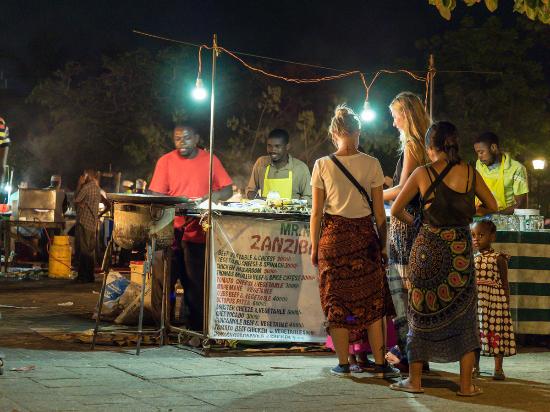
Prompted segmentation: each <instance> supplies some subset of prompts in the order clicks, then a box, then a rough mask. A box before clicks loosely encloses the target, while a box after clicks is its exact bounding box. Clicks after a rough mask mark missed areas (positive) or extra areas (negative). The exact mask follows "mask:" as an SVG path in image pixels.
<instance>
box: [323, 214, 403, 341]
mask: <svg viewBox="0 0 550 412" xmlns="http://www.w3.org/2000/svg"><path fill="white" fill-rule="evenodd" d="M376 236H377V235H376V232H375V230H374V225H373V223H372V219H371V218H370V217H363V218H357V219H349V218H345V217H342V216H335V215H329V214H325V215H324V217H323V224H322V229H321V238H320V240H319V252H318V259H319V292H320V295H321V307H322V309H323V312H324V314H325V317H326V319H327V327H328V328H331V327H334V328H346V329H349V330H350V332H351V335H350V342H354V341H357V340H360V339H361V337H362V336H364V335H365V333H366V328H367V326H369V325H370V324H372V323H374V322H375V321H377V320H378V319H381V318H383V317H384V316H386V315H390V316H392V315H393V314H394V313H393V312H394V311H393V305H392V302H391V297H390V293H389V289H388V285H387V282H386V275H385V271H384V268H383V266H382V259H381V255H380V246H379V245H378V240H377V237H376Z"/></svg>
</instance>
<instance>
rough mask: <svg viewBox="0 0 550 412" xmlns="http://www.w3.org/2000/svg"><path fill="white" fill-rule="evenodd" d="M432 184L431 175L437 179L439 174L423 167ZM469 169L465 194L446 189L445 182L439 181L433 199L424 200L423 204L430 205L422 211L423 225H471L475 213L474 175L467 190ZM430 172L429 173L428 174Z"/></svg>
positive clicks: (429, 167) (432, 169) (430, 168)
mask: <svg viewBox="0 0 550 412" xmlns="http://www.w3.org/2000/svg"><path fill="white" fill-rule="evenodd" d="M425 167H426V170H427V172H428V176H430V180H431V181H432V182H433V179H432V174H431V173H433V175H434V176H435V178H437V176H439V174H438V173H437V171H436V170H435V169H434V168H433V167H432V166H425ZM470 168H471V166H470V165H468V177H467V178H466V188H465V190H466V192H457V191H455V190H453V189H451V188H450V187H448V186H447V185H446V184H445V182H443V181H441V182H440V183H439V185H438V186H437V187H436V188H435V190H434V197H433V198H431V199H428V200H426V201H425V202H424V203H425V204H430V203H431V205H430V207H429V208H427V209H424V223H428V224H430V225H432V226H435V227H441V226H468V225H469V224H470V223H472V218H473V217H474V215H475V213H476V207H475V186H476V173H475V170H474V176H473V180H472V187H471V188H470V190H468V182H469V181H470ZM430 171H431V173H430Z"/></svg>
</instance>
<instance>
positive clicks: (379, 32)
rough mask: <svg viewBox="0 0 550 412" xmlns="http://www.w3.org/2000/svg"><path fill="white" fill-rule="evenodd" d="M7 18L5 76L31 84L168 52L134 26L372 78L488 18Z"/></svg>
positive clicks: (61, 9) (256, 14)
mask: <svg viewBox="0 0 550 412" xmlns="http://www.w3.org/2000/svg"><path fill="white" fill-rule="evenodd" d="M0 13H1V15H2V24H1V25H0V38H1V39H2V41H1V43H0V53H1V55H0V57H2V56H3V57H2V60H1V63H2V66H3V67H1V69H2V70H3V71H4V73H5V76H8V77H10V78H11V80H12V81H17V83H18V84H19V85H21V84H22V85H23V86H27V87H31V86H32V84H33V82H34V81H35V79H36V78H37V77H38V78H40V77H41V76H44V75H46V74H47V73H51V71H52V69H56V68H59V67H62V66H63V64H64V63H65V61H67V60H75V59H76V60H83V59H90V58H92V59H93V58H99V56H100V55H101V54H107V55H112V54H116V53H117V52H122V51H127V50H134V49H136V48H139V47H145V48H149V49H153V50H154V49H157V48H161V47H166V46H168V45H169V44H167V43H163V42H160V41H158V40H152V39H147V38H144V37H141V36H138V35H136V34H134V33H132V29H138V30H142V31H146V32H152V33H156V34H159V35H163V36H167V37H172V38H176V39H180V40H184V41H189V42H193V43H210V42H211V39H212V33H217V34H218V37H219V41H220V44H221V45H223V46H224V47H226V48H228V49H231V50H237V51H245V52H250V53H255V54H260V55H266V56H272V57H277V58H282V59H289V60H295V61H301V62H307V63H313V64H320V65H324V66H330V67H335V68H342V69H355V68H359V69H362V70H365V71H372V70H375V69H379V68H395V67H398V66H399V64H400V62H402V61H404V60H407V61H415V62H418V63H415V64H419V65H422V64H423V63H420V62H423V60H422V59H423V56H421V55H419V52H418V51H417V50H416V49H415V44H414V43H415V41H416V40H417V39H420V38H427V37H430V36H432V35H433V34H436V33H441V32H443V31H445V30H446V29H448V28H452V27H456V26H457V24H458V22H459V20H460V18H461V17H462V16H464V15H466V14H470V15H475V16H479V17H482V18H486V17H487V16H489V12H488V11H487V10H486V8H485V7H484V6H483V5H479V6H477V7H472V8H468V7H466V6H465V5H463V4H459V6H458V7H457V9H456V10H455V12H454V14H453V20H452V21H451V22H447V21H445V20H444V19H442V18H441V17H440V16H439V13H438V12H437V10H436V9H435V7H433V6H429V5H428V2H427V1H424V0H416V1H411V0H378V1H368V0H363V1H340V2H334V1H331V2H328V1H296V0H295V1H287V0H279V1H258V0H256V1H228V0H226V1H221V0H220V1H211V0H202V1H156V2H153V1H144V0H133V1H127V0H126V1H121V0H119V1H116V0H114V1H105V0H98V1H93V2H91V1H78V0H72V1H61V0H50V1H46V0H40V1H28V0H27V1H26V0H7V1H6V0H4V1H3V2H2V10H1V11H0ZM497 14H498V15H500V16H503V15H504V17H505V18H509V17H510V16H511V15H512V12H511V5H509V4H502V5H501V7H500V8H499V10H498V11H497ZM40 53H44V54H48V55H49V56H51V54H52V53H53V54H54V55H55V56H56V59H55V60H54V61H55V62H56V63H55V64H52V63H51V59H49V60H50V61H49V62H48V63H47V64H46V63H44V64H41V62H40V59H39V57H40ZM31 55H32V56H34V57H33V60H32V61H30V60H29V59H30V56H31ZM6 56H7V58H6ZM37 56H38V58H37ZM46 60H48V59H44V62H46ZM14 61H15V62H16V63H14ZM56 64H57V67H52V66H55V65H56ZM29 65H32V66H33V67H32V70H29V67H28V66H29ZM21 66H27V69H26V70H22V69H21ZM47 66H49V67H47ZM413 69H420V70H422V69H424V66H422V67H413ZM27 87H25V88H27Z"/></svg>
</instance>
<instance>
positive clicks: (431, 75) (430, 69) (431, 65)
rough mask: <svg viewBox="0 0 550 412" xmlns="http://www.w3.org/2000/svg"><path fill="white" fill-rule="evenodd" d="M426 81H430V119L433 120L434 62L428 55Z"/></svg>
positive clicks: (432, 57)
mask: <svg viewBox="0 0 550 412" xmlns="http://www.w3.org/2000/svg"><path fill="white" fill-rule="evenodd" d="M428 76H429V77H428V79H429V81H430V84H429V86H430V90H429V92H430V119H433V108H434V77H435V62H434V55H433V54H430V58H429V60H428Z"/></svg>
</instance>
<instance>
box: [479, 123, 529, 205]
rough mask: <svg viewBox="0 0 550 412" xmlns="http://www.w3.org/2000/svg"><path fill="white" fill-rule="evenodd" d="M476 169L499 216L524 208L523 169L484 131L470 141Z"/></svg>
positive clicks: (525, 189) (495, 136) (525, 187)
mask: <svg viewBox="0 0 550 412" xmlns="http://www.w3.org/2000/svg"><path fill="white" fill-rule="evenodd" d="M474 149H475V151H476V153H477V158H478V160H477V163H476V169H477V170H478V171H479V173H480V175H481V176H482V177H483V180H485V183H486V184H487V186H488V187H489V189H491V192H492V193H493V196H494V197H495V199H496V200H497V203H498V209H499V213H502V214H513V213H514V210H515V209H525V208H526V207H527V194H528V193H529V186H528V184H527V169H526V168H525V166H523V165H522V164H521V163H520V162H518V161H516V160H514V159H512V158H511V157H510V154H508V153H504V152H502V151H501V150H500V147H499V141H498V136H497V135H496V134H494V133H492V132H485V133H483V134H481V135H479V136H478V137H477V138H476V139H475V140H474Z"/></svg>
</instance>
